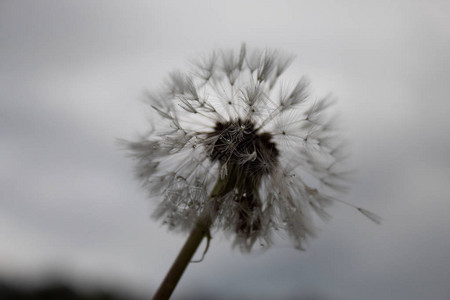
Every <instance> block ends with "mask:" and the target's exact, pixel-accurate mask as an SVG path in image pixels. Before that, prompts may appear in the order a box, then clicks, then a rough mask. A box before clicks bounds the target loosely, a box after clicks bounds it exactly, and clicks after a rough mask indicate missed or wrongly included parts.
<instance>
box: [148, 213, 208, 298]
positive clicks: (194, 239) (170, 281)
mask: <svg viewBox="0 0 450 300" xmlns="http://www.w3.org/2000/svg"><path fill="white" fill-rule="evenodd" d="M210 227H211V220H210V219H209V218H200V219H199V220H198V221H197V223H196V224H195V226H194V228H193V229H192V231H191V233H190V234H189V237H188V239H187V240H186V243H185V244H184V246H183V248H182V249H181V251H180V253H179V254H178V256H177V258H176V259H175V262H174V263H173V265H172V267H171V268H170V270H169V272H168V273H167V275H166V277H165V278H164V280H163V282H162V283H161V285H160V286H159V288H158V290H157V291H156V294H155V295H154V296H153V300H166V299H169V298H170V296H171V295H172V293H173V291H174V289H175V287H176V286H177V283H178V281H179V280H180V278H181V276H182V275H183V273H184V271H185V270H186V267H187V265H188V264H189V262H190V261H191V259H192V256H194V253H195V251H196V250H197V248H198V246H199V245H200V243H201V241H202V240H203V238H204V237H205V236H207V234H208V233H209V228H210Z"/></svg>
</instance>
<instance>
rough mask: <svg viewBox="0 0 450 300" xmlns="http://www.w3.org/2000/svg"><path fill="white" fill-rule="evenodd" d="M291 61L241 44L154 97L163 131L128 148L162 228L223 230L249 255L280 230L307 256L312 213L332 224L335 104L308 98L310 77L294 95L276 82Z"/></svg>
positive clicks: (338, 165) (339, 169)
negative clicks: (155, 204)
mask: <svg viewBox="0 0 450 300" xmlns="http://www.w3.org/2000/svg"><path fill="white" fill-rule="evenodd" d="M291 62H292V56H286V55H280V54H278V53H277V52H275V51H270V50H266V51H260V50H253V51H247V49H246V47H245V45H243V46H242V47H241V49H240V51H238V52H233V51H218V52H214V53H213V54H212V55H211V56H209V57H208V58H207V59H205V60H199V61H197V63H195V64H194V69H193V70H192V71H191V72H189V73H181V72H174V73H172V74H171V75H170V77H169V79H168V80H167V81H166V84H165V86H164V87H163V88H162V89H161V91H160V92H159V93H156V94H150V95H151V99H150V100H149V102H150V103H151V107H152V108H153V110H154V112H155V113H154V115H153V117H154V121H155V124H158V125H157V126H155V128H154V131H153V132H152V134H151V135H150V136H145V137H143V138H142V139H141V140H140V141H137V142H130V143H128V148H129V150H130V151H131V153H132V155H133V156H134V157H135V158H136V160H137V162H136V174H137V176H138V177H139V178H140V179H141V181H142V182H143V184H144V186H145V187H146V188H148V190H149V191H150V194H151V197H153V198H155V199H157V200H158V201H159V206H158V208H157V210H156V211H155V213H154V216H155V217H156V218H159V219H162V222H163V224H167V225H168V226H169V227H170V228H171V229H176V230H179V231H190V230H192V232H197V235H198V238H199V240H198V241H197V242H198V243H200V241H201V239H202V238H203V237H205V236H206V237H208V242H209V230H210V229H211V230H224V231H225V232H227V233H228V234H229V235H230V236H232V237H233V238H234V243H233V245H236V246H237V247H239V248H240V249H241V250H242V251H246V252H247V251H250V250H251V249H252V248H253V247H254V245H255V244H257V245H260V246H261V245H262V246H263V248H264V249H267V248H269V247H270V245H272V244H273V234H274V233H280V232H282V231H284V233H285V234H286V235H287V236H288V237H289V238H290V240H291V242H292V244H293V246H294V247H295V248H297V249H304V243H305V241H306V239H307V238H308V237H313V236H314V235H315V232H316V230H315V226H314V225H313V218H314V217H313V215H317V216H319V217H321V218H323V219H328V218H329V217H330V216H329V214H328V213H327V212H326V206H328V205H329V204H330V203H331V202H333V199H335V197H336V195H338V194H339V193H341V192H342V191H345V190H346V188H347V186H346V182H345V181H346V177H347V176H346V175H347V173H346V172H345V171H346V170H345V168H343V166H342V164H343V161H344V158H345V151H344V148H343V144H342V142H341V140H340V139H339V137H338V136H337V135H336V130H334V127H333V124H334V122H330V121H329V120H330V117H331V116H330V115H329V113H328V109H329V107H330V105H332V104H333V103H332V101H330V98H329V97H324V98H319V99H311V98H310V97H309V95H308V81H307V80H305V79H301V80H300V81H299V82H298V83H297V84H296V85H295V86H294V87H292V88H290V89H288V88H287V86H286V85H285V84H283V83H282V82H280V80H278V78H279V77H280V76H281V75H282V73H283V72H284V71H285V70H286V68H287V67H288V66H289V64H290V63H291ZM358 210H359V211H360V212H361V213H362V214H364V215H365V216H367V217H368V218H370V219H371V220H373V221H375V222H379V218H378V217H377V216H376V215H374V214H373V213H371V212H368V211H367V210H364V209H360V208H358ZM199 220H200V221H199ZM199 224H200V225H201V226H200V225H199ZM192 236H193V233H191V236H190V238H189V239H191V237H192ZM198 243H197V246H198ZM187 244H188V243H187ZM194 251H195V249H194ZM192 254H193V252H192ZM180 255H181V254H180ZM189 259H190V258H189ZM189 259H188V260H189ZM177 261H178V260H177ZM175 265H176V264H174V266H175ZM183 270H184V269H183ZM168 276H169V275H168ZM172 284H173V283H172ZM175 284H176V282H175Z"/></svg>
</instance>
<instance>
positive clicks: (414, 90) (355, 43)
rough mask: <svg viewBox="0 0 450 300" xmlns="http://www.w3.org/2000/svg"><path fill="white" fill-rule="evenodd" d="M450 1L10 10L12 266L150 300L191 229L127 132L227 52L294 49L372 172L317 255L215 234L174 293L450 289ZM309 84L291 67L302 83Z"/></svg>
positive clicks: (357, 185)
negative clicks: (235, 244)
mask: <svg viewBox="0 0 450 300" xmlns="http://www.w3.org/2000/svg"><path fill="white" fill-rule="evenodd" d="M449 16H450V2H448V1H11V0H10V1H8V0H4V1H1V3H0V140H1V147H0V165H1V166H2V167H1V168H0V195H1V196H0V266H1V267H0V273H1V274H3V275H4V276H7V277H10V278H37V277H39V276H40V275H42V274H48V273H49V272H55V271H57V272H60V273H63V275H64V276H67V277H69V278H73V279H74V280H77V281H79V282H81V283H83V282H92V281H93V282H100V283H105V284H117V285H118V286H123V287H126V288H128V289H130V290H133V291H135V292H137V293H143V294H145V295H150V294H151V293H152V291H153V289H154V288H155V287H156V286H157V285H158V284H159V283H160V281H161V279H162V278H163V276H164V275H165V272H166V271H167V270H168V268H169V266H170V264H171V262H172V260H173V259H174V258H175V255H176V254H177V252H178V250H179V249H180V247H181V245H182V243H183V242H184V239H185V237H183V236H181V235H177V234H174V233H168V232H167V231H166V229H165V228H161V227H160V226H159V224H158V223H157V222H154V221H153V220H150V219H149V217H148V216H149V215H150V213H151V211H152V208H153V207H154V206H153V205H152V204H151V203H149V201H147V200H146V195H145V191H143V190H141V189H140V188H139V184H138V183H137V182H135V181H134V179H133V175H132V171H131V168H132V163H131V161H130V160H129V159H128V158H127V157H125V154H124V153H123V152H121V151H119V149H118V146H117V144H116V143H115V139H116V138H133V137H135V136H136V134H137V133H138V132H142V131H143V130H145V129H146V113H147V111H146V110H147V108H146V107H145V106H144V105H143V104H142V103H141V102H140V101H139V99H141V98H142V94H143V91H144V90H145V89H150V90H151V89H154V88H156V87H158V86H159V84H160V83H161V82H162V80H163V79H164V78H165V76H166V75H167V73H168V72H169V71H171V70H173V69H174V68H176V67H180V68H184V67H186V66H187V63H186V62H187V61H188V59H190V58H193V57H194V58H195V57H196V56H197V55H199V54H200V55H201V54H204V53H207V52H209V51H210V50H212V49H214V48H217V47H225V48H238V47H239V45H240V43H241V42H246V43H247V44H249V45H251V46H259V47H271V48H281V49H285V50H287V51H290V52H292V53H295V54H296V55H297V59H296V61H295V62H294V64H293V66H292V67H291V68H290V74H291V75H292V76H297V77H298V76H301V75H307V76H308V77H309V78H310V80H311V82H312V86H313V89H314V91H315V94H317V95H325V94H327V93H328V92H332V93H333V94H334V95H335V96H336V97H338V98H339V102H338V105H337V109H338V111H339V112H340V115H341V119H342V123H343V124H342V127H343V128H344V130H345V132H346V135H347V137H348V139H349V141H350V149H351V152H352V156H351V164H352V166H353V167H354V168H355V169H356V170H357V171H356V176H355V181H354V183H353V186H352V192H351V193H350V194H349V195H348V197H347V199H346V200H347V201H349V202H352V203H354V204H357V205H360V206H363V207H365V208H368V209H370V210H373V211H375V212H377V213H378V214H380V215H381V216H382V217H383V219H384V222H383V224H382V225H381V226H376V225H374V224H372V223H371V222H369V221H368V220H366V219H365V218H364V217H362V216H361V215H360V214H358V213H357V212H356V211H354V210H353V209H351V208H349V207H346V206H342V205H338V204H337V205H335V206H334V207H332V208H331V214H332V215H333V219H332V220H331V221H330V222H328V223H326V224H320V227H321V229H322V230H321V233H320V234H319V236H318V238H316V239H314V240H311V241H310V243H309V245H308V248H307V251H306V252H297V251H295V250H293V249H290V248H289V247H286V246H285V245H287V244H288V243H287V242H283V241H282V240H281V241H280V243H279V245H280V246H277V247H274V248H273V249H271V250H269V251H268V252H266V253H263V254H256V253H255V254H250V255H243V254H241V253H239V252H238V251H236V250H232V249H231V243H230V242H229V241H228V240H227V239H226V238H225V237H223V236H222V235H221V234H217V235H216V236H215V237H214V239H213V241H212V245H211V249H210V251H209V252H208V254H207V256H206V259H205V260H204V261H203V262H202V263H200V264H193V265H191V266H190V267H189V268H188V271H187V272H186V274H185V275H184V277H183V278H182V281H181V283H180V285H179V286H178V287H177V290H176V291H175V294H174V296H175V299H176V298H177V297H181V296H182V295H184V294H185V293H187V292H193V291H195V290H197V289H199V290H201V291H204V292H208V293H213V294H217V295H219V296H221V297H223V298H233V297H234V298H239V299H243V298H245V297H248V298H249V299H264V298H267V299H279V298H282V297H289V296H295V295H317V296H318V297H322V298H323V299H448V295H449V294H450V287H449V285H448V280H449V278H450V251H448V249H450V230H449V229H450V219H449V218H448V212H449V211H450V201H449V198H450V189H449V182H450V157H449V153H450V138H449V135H448V132H449V129H450V128H449V127H450V121H449V119H448V112H449V111H450V105H449V100H448V95H450V87H449V82H450V80H449V79H450V78H449V77H450V57H449V53H450V19H449ZM293 78H294V77H293Z"/></svg>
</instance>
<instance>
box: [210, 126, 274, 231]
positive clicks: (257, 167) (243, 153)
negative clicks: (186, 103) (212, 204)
mask: <svg viewBox="0 0 450 300" xmlns="http://www.w3.org/2000/svg"><path fill="white" fill-rule="evenodd" d="M207 141H208V142H207V143H206V148H207V149H208V150H209V156H210V159H211V160H213V161H218V162H219V163H220V165H221V167H224V166H225V167H226V170H227V174H226V176H225V177H222V176H219V178H218V181H217V183H216V186H215V187H214V189H213V191H212V193H211V196H213V197H218V196H222V195H225V194H227V193H228V192H231V191H234V193H235V194H234V197H233V201H235V202H236V203H238V206H237V211H236V215H237V220H236V224H235V231H236V233H238V234H239V235H241V236H243V237H245V238H250V237H251V236H252V234H253V233H255V232H258V231H259V230H260V229H261V217H260V213H261V209H262V202H261V200H260V197H259V193H258V189H259V185H260V182H261V178H262V177H263V176H264V175H267V174H270V173H271V172H272V171H273V169H274V168H275V167H276V165H277V163H278V156H279V151H278V149H277V147H276V145H275V143H273V142H272V135H271V134H270V133H267V132H264V133H259V132H258V130H256V129H255V125H254V124H253V123H252V122H251V121H249V120H241V119H236V120H232V121H228V122H217V123H216V125H215V127H214V131H212V132H211V133H209V134H208V137H207Z"/></svg>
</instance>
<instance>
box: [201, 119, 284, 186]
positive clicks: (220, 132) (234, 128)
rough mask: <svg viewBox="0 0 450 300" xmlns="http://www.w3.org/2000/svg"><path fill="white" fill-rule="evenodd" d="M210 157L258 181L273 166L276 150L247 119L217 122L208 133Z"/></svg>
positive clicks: (275, 159)
mask: <svg viewBox="0 0 450 300" xmlns="http://www.w3.org/2000/svg"><path fill="white" fill-rule="evenodd" d="M208 138H209V139H208V140H209V141H210V142H209V144H208V145H207V147H208V148H209V153H210V158H211V159H212V160H213V161H219V162H220V163H221V164H227V166H228V167H233V168H238V169H239V170H240V173H241V174H242V173H244V174H246V175H251V176H255V177H257V178H258V179H260V178H261V177H262V176H263V175H266V174H269V173H270V172H271V171H272V170H273V168H274V167H275V166H276V164H277V161H278V156H279V151H278V149H277V147H276V144H275V143H274V142H272V135H271V134H270V133H268V132H263V133H259V132H258V131H257V130H256V129H255V125H254V124H253V123H252V122H251V121H249V120H241V119H236V120H232V121H228V122H217V123H216V125H215V127H214V131H213V132H211V133H209V134H208Z"/></svg>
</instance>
